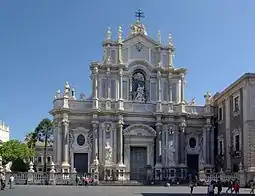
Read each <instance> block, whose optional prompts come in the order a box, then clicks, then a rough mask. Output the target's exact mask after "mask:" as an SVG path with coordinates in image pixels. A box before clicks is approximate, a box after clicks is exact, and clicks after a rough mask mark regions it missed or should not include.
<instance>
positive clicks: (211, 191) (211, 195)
mask: <svg viewBox="0 0 255 196" xmlns="http://www.w3.org/2000/svg"><path fill="white" fill-rule="evenodd" d="M207 192H208V196H214V182H213V181H211V183H209V185H208V189H207Z"/></svg>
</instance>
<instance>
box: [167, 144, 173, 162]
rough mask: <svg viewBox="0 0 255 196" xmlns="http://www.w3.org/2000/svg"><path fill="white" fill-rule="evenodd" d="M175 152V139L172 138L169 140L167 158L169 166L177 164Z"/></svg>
mask: <svg viewBox="0 0 255 196" xmlns="http://www.w3.org/2000/svg"><path fill="white" fill-rule="evenodd" d="M174 153H175V147H174V141H173V140H171V141H169V142H168V152H167V159H168V164H169V166H172V165H174V164H175V161H174Z"/></svg>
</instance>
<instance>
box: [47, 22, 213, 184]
mask: <svg viewBox="0 0 255 196" xmlns="http://www.w3.org/2000/svg"><path fill="white" fill-rule="evenodd" d="M102 47H103V60H102V61H93V62H92V63H91V65H90V70H91V80H92V95H91V97H89V98H86V97H85V96H84V94H81V95H80V96H79V97H78V98H77V97H76V94H75V89H74V88H72V87H70V86H69V84H68V82H66V84H65V88H64V92H60V91H58V92H57V94H56V96H55V99H54V108H53V109H52V110H51V112H50V113H51V114H52V115H53V118H54V125H55V131H54V146H53V159H54V160H53V162H54V163H55V165H56V168H57V169H58V170H59V171H64V172H72V171H73V170H76V171H77V172H84V173H90V172H91V169H92V167H91V165H92V163H93V161H97V162H98V163H99V165H100V168H101V169H103V170H104V171H106V170H107V172H109V173H111V172H113V171H122V172H126V173H129V177H127V178H130V179H134V180H135V179H137V178H139V174H142V173H144V172H145V170H146V168H148V167H151V168H155V169H156V170H158V171H159V172H163V171H167V172H169V175H171V177H173V178H175V177H179V178H185V177H186V176H187V174H188V173H189V172H194V171H200V172H204V173H210V172H212V169H213V168H214V163H215V160H214V157H215V152H214V146H215V143H214V141H215V138H216V137H217V136H215V134H214V133H215V131H214V120H213V119H214V118H213V116H214V113H213V106H212V97H211V95H210V94H209V93H206V94H205V95H204V98H205V105H203V106H198V105H196V104H195V101H194V100H192V101H191V103H187V102H186V101H185V96H184V92H185V74H186V69H185V68H180V67H178V65H175V64H174V62H173V57H174V53H175V47H174V45H173V43H172V38H171V35H169V37H168V43H167V44H163V43H162V42H161V35H160V32H158V38H157V40H154V39H152V38H151V37H150V36H149V35H148V34H147V31H146V28H145V26H144V25H143V24H142V23H141V21H140V19H138V20H137V21H136V22H135V23H134V24H132V25H131V27H130V30H129V33H128V36H127V37H124V36H123V32H122V28H121V27H119V28H118V35H117V38H116V39H114V38H113V37H112V33H111V30H110V29H109V30H108V33H107V38H106V39H105V40H104V41H103V44H102ZM216 145H217V144H216Z"/></svg>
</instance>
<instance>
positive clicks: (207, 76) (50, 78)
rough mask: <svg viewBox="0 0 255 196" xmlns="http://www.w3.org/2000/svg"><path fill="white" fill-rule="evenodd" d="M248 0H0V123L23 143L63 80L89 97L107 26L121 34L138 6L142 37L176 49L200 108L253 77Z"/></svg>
mask: <svg viewBox="0 0 255 196" xmlns="http://www.w3.org/2000/svg"><path fill="white" fill-rule="evenodd" d="M254 7H255V1H252V0H250V1H249V0H247V1H237V0H225V1H222V0H214V1H204V0H197V1H190V0H186V1H184V0H175V1H170V0H160V1H153V0H150V1H148V0H144V1H142V0H129V1H120V0H118V1H117V0H101V1H99V0H93V1H86V0H75V1H67V0H37V1H35V0H22V1H20V0H1V1H0V85H1V91H0V119H2V120H4V121H5V122H6V123H7V124H8V125H9V126H10V127H11V136H12V138H17V139H23V138H24V135H25V133H26V132H29V131H32V130H33V129H34V128H35V127H36V125H37V124H38V123H39V121H40V120H41V119H42V118H44V117H50V115H49V113H48V111H50V109H51V108H52V101H53V98H54V95H55V92H56V91H57V90H58V89H61V90H63V88H64V83H65V81H66V80H68V81H69V83H70V84H71V85H73V86H74V87H75V88H76V91H77V94H79V93H81V92H84V93H85V94H86V95H89V94H90V93H91V83H90V78H89V75H90V74H89V65H90V62H91V61H92V60H101V59H102V47H101V43H102V41H103V39H105V38H106V33H107V28H108V27H111V28H112V31H113V35H114V36H115V37H116V31H117V28H118V25H122V26H123V30H124V34H125V35H127V33H128V28H129V25H131V24H132V23H133V22H134V21H135V18H134V12H135V11H136V10H137V9H139V8H141V9H142V10H143V11H144V13H145V15H146V18H145V19H144V20H143V23H144V24H145V26H146V28H147V31H148V34H149V36H151V37H152V38H156V36H157V31H158V30H161V35H162V39H163V41H164V42H166V41H167V36H168V34H169V33H171V34H172V37H173V42H174V44H175V46H176V57H175V66H176V67H185V68H187V69H188V74H187V77H186V80H187V84H186V91H185V97H186V99H187V100H190V99H191V98H192V97H196V101H197V103H198V104H203V95H204V93H205V92H206V91H210V92H212V93H215V92H217V91H221V90H222V89H223V88H224V87H226V86H227V85H229V84H230V83H232V82H233V81H234V80H236V79H237V78H238V77H239V76H240V75H242V74H243V73H245V72H254V63H255V50H254V46H255V39H254V36H255V26H254V24H255V12H254Z"/></svg>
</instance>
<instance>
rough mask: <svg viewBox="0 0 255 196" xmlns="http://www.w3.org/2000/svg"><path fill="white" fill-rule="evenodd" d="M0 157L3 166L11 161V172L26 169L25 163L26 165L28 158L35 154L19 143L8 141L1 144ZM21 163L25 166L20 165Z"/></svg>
mask: <svg viewBox="0 0 255 196" xmlns="http://www.w3.org/2000/svg"><path fill="white" fill-rule="evenodd" d="M0 155H1V156H2V158H3V164H7V163H8V162H10V161H11V162H12V163H13V164H12V168H11V169H12V170H14V171H20V170H22V171H23V170H26V169H27V168H26V163H28V162H29V160H30V158H31V157H33V156H34V155H35V152H34V150H33V149H30V148H28V146H27V145H26V144H25V143H22V142H21V141H18V140H10V141H8V142H3V143H2V145H1V146H0ZM21 162H23V163H24V164H25V165H22V164H20V163H21ZM16 163H17V164H16Z"/></svg>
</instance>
